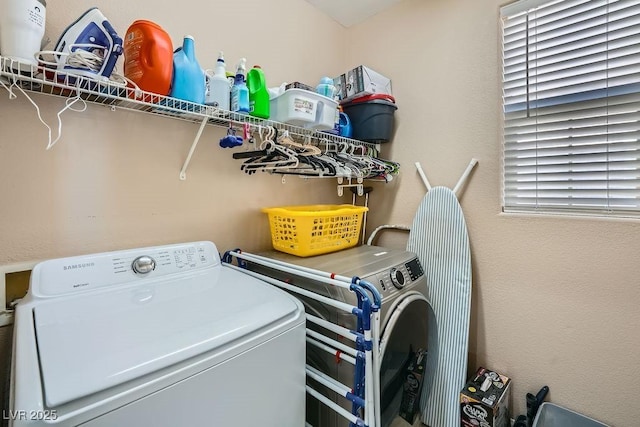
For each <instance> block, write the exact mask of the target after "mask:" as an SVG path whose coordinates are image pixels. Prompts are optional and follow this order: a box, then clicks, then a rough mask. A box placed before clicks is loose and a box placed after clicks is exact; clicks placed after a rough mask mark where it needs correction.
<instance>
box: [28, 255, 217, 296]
mask: <svg viewBox="0 0 640 427" xmlns="http://www.w3.org/2000/svg"><path fill="white" fill-rule="evenodd" d="M219 264H220V258H219V255H218V251H217V248H216V247H215V245H214V244H213V243H212V242H194V243H186V244H178V245H167V246H156V247H152V248H142V249H132V250H125V251H119V252H105V253H100V254H94V255H87V256H82V257H72V258H60V259H55V260H49V261H44V262H42V263H40V264H38V265H37V266H36V267H35V268H34V271H33V274H32V276H33V277H34V278H35V282H34V284H35V286H34V287H33V292H32V294H33V295H34V296H42V297H45V296H56V295H64V294H69V293H72V292H77V291H84V290H90V289H95V288H102V287H105V286H112V285H119V284H126V283H136V282H137V281H139V280H141V279H147V278H154V277H160V276H166V275H169V274H177V273H187V272H189V271H193V270H198V269H203V268H210V267H215V266H217V265H219Z"/></svg>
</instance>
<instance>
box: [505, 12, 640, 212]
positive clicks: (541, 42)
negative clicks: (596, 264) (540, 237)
mask: <svg viewBox="0 0 640 427" xmlns="http://www.w3.org/2000/svg"><path fill="white" fill-rule="evenodd" d="M501 15H502V47H503V49H502V62H503V68H502V77H503V78H502V81H503V113H504V130H503V137H504V171H503V172H504V174H503V178H504V181H503V184H504V187H503V210H504V211H505V212H541V213H562V212H565V213H585V214H594V215H601V214H612V215H620V216H640V142H639V136H640V2H638V1H637V0H560V1H558V0H556V1H549V0H547V1H540V0H523V1H519V2H516V3H513V4H510V5H508V6H505V7H503V8H502V10H501Z"/></svg>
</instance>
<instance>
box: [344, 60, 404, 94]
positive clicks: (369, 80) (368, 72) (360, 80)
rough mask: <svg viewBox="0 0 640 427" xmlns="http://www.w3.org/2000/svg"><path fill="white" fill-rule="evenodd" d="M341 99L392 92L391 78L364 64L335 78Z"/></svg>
mask: <svg viewBox="0 0 640 427" xmlns="http://www.w3.org/2000/svg"><path fill="white" fill-rule="evenodd" d="M333 85H334V86H335V87H336V88H337V92H338V95H339V97H340V101H350V100H352V99H355V98H359V97H361V96H365V95H373V94H377V93H384V94H388V95H393V94H392V93H391V80H390V79H389V78H387V77H385V76H383V75H382V74H380V73H378V72H376V71H374V70H372V69H371V68H369V67H366V66H364V65H359V66H357V67H356V68H354V69H352V70H349V71H347V72H346V73H344V74H341V75H340V76H338V77H336V78H334V79H333Z"/></svg>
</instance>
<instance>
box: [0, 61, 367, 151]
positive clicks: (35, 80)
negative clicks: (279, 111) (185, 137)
mask: <svg viewBox="0 0 640 427" xmlns="http://www.w3.org/2000/svg"><path fill="white" fill-rule="evenodd" d="M0 84H1V85H6V89H8V90H9V91H12V90H13V86H14V85H17V86H19V87H20V88H22V89H23V90H25V91H29V92H34V93H42V94H47V95H54V96H60V97H74V96H78V97H80V98H82V99H83V100H84V101H86V102H89V103H92V104H98V105H103V106H107V107H111V108H112V109H117V108H121V109H124V110H130V111H138V112H144V113H150V114H154V115H161V116H167V117H171V118H174V119H179V120H186V121H190V122H195V123H201V122H202V121H203V120H205V119H206V121H207V124H208V125H213V126H219V127H229V126H230V125H236V126H242V125H243V124H245V123H248V124H249V125H250V126H251V127H252V128H253V129H257V128H259V127H260V126H262V127H266V126H272V127H274V128H276V129H278V131H279V132H282V131H288V132H289V134H290V135H293V136H298V137H301V138H305V139H308V140H310V141H311V142H313V143H315V144H316V145H320V142H328V143H343V144H344V143H346V144H353V145H360V146H366V147H369V148H374V149H376V152H377V151H379V150H377V146H376V145H375V144H372V143H368V142H364V141H358V140H355V139H351V138H345V137H342V136H338V135H334V134H331V133H326V132H322V131H318V130H315V129H307V128H303V127H299V126H294V125H290V124H286V123H281V122H276V121H273V120H265V119H260V118H257V117H253V116H250V115H248V114H240V113H236V112H231V111H227V110H222V109H220V108H217V107H214V106H209V105H203V104H198V103H194V102H190V101H184V100H181V99H176V98H172V97H169V96H163V95H158V94H156V93H152V92H147V91H143V90H141V89H137V88H133V87H131V86H130V85H129V86H125V85H124V84H123V83H118V82H116V81H113V80H109V79H106V78H105V79H100V78H99V77H97V76H96V78H89V77H86V76H82V75H77V74H72V73H69V72H61V71H59V70H55V69H51V68H47V67H44V66H41V65H31V64H27V63H24V62H20V61H16V60H14V59H11V58H8V57H2V56H0Z"/></svg>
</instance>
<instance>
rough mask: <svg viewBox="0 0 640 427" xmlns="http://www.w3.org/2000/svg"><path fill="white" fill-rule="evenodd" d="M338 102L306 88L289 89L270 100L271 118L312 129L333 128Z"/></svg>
mask: <svg viewBox="0 0 640 427" xmlns="http://www.w3.org/2000/svg"><path fill="white" fill-rule="evenodd" d="M337 108H338V103H337V102H336V101H334V100H333V99H331V98H328V97H326V96H323V95H320V94H319V93H315V92H311V91H308V90H304V89H287V90H286V91H284V93H282V94H280V95H278V96H276V97H275V98H273V99H271V101H270V109H271V119H272V120H275V121H277V122H282V123H288V124H290V125H294V126H300V127H305V128H311V129H319V130H329V129H333V127H334V124H335V119H336V110H337Z"/></svg>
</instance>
